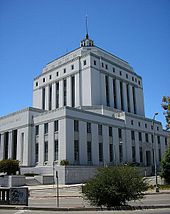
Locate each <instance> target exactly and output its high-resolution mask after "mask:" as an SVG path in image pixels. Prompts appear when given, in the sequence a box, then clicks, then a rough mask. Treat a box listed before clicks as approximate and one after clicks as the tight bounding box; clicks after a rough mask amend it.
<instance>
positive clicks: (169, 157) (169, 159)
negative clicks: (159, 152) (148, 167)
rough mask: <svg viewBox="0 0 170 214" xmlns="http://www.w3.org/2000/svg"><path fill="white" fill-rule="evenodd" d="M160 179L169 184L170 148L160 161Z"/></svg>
mask: <svg viewBox="0 0 170 214" xmlns="http://www.w3.org/2000/svg"><path fill="white" fill-rule="evenodd" d="M161 177H162V178H164V179H165V181H166V182H167V183H170V147H169V148H168V149H167V150H166V152H165V154H164V156H163V158H162V160H161Z"/></svg>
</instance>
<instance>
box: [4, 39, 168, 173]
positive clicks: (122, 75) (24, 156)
mask: <svg viewBox="0 0 170 214" xmlns="http://www.w3.org/2000/svg"><path fill="white" fill-rule="evenodd" d="M153 125H154V126H153ZM153 136H154V138H153ZM167 136H168V133H167V132H166V131H164V130H163V129H162V125H161V123H160V122H158V121H154V123H153V120H151V119H148V118H146V117H145V111H144V98H143V87H142V78H141V77H140V76H139V75H137V74H136V73H135V72H134V71H133V68H132V67H131V66H130V65H129V64H128V63H127V62H125V61H124V60H122V59H120V58H118V57H116V56H114V55H112V54H110V53H108V52H106V51H104V50H102V49H100V48H98V47H96V46H94V44H93V41H92V40H90V39H89V38H88V35H86V39H85V40H83V41H82V42H81V47H80V48H78V49H76V50H74V51H72V52H70V53H68V54H66V55H64V56H62V57H60V58H58V59H56V60H54V61H52V62H50V63H49V64H47V65H46V67H45V68H44V69H43V70H42V73H41V74H40V75H39V76H38V77H36V78H35V80H34V86H33V108H27V109H24V110H22V111H19V112H16V113H13V114H10V115H7V116H4V117H1V118H0V159H1V160H2V159H8V158H11V159H18V160H19V161H20V163H21V166H23V167H29V170H30V167H32V169H33V170H34V171H36V170H37V172H38V170H40V171H41V173H44V174H45V173H47V174H48V173H52V170H49V169H53V167H54V165H55V167H57V166H58V165H60V161H61V160H65V159H66V160H68V161H69V164H70V165H76V166H77V165H79V166H82V167H83V166H84V167H85V166H86V168H87V169H88V167H87V166H106V165H113V164H120V163H126V162H130V163H138V164H139V165H141V166H146V167H149V166H153V165H154V158H155V157H154V151H156V160H157V164H158V165H159V163H160V159H161V156H162V154H163V153H164V151H165V149H166V148H167ZM24 169H25V168H24Z"/></svg>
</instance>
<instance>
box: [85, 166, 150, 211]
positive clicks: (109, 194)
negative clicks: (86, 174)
mask: <svg viewBox="0 0 170 214" xmlns="http://www.w3.org/2000/svg"><path fill="white" fill-rule="evenodd" d="M147 189H148V185H147V183H146V182H145V181H144V180H143V178H142V177H141V176H140V173H139V172H138V171H137V170H136V168H134V167H131V166H118V167H110V168H102V169H99V170H98V173H97V174H96V176H95V177H94V178H92V179H91V180H89V181H88V182H87V183H86V184H85V185H84V186H83V191H82V192H83V195H84V198H85V199H86V200H89V201H90V203H91V205H94V206H100V207H102V206H105V207H107V208H111V207H114V206H120V205H125V204H126V202H127V201H130V200H137V199H141V198H142V197H143V195H144V193H143V192H144V191H146V190H147Z"/></svg>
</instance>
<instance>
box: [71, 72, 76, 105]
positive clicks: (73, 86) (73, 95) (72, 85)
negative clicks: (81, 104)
mask: <svg viewBox="0 0 170 214" xmlns="http://www.w3.org/2000/svg"><path fill="white" fill-rule="evenodd" d="M71 92H72V93H71V105H72V107H74V106H75V77H74V76H72V77H71Z"/></svg>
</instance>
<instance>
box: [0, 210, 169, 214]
mask: <svg viewBox="0 0 170 214" xmlns="http://www.w3.org/2000/svg"><path fill="white" fill-rule="evenodd" d="M0 213H2V214H55V213H57V214H68V213H69V214H82V213H83V214H86V213H88V214H94V213H96V214H107V213H108V214H110V213H112V214H169V213H170V209H156V210H137V211H88V212H87V211H69V212H61V211H42V210H41V211H33V210H6V209H5V210H0Z"/></svg>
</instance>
